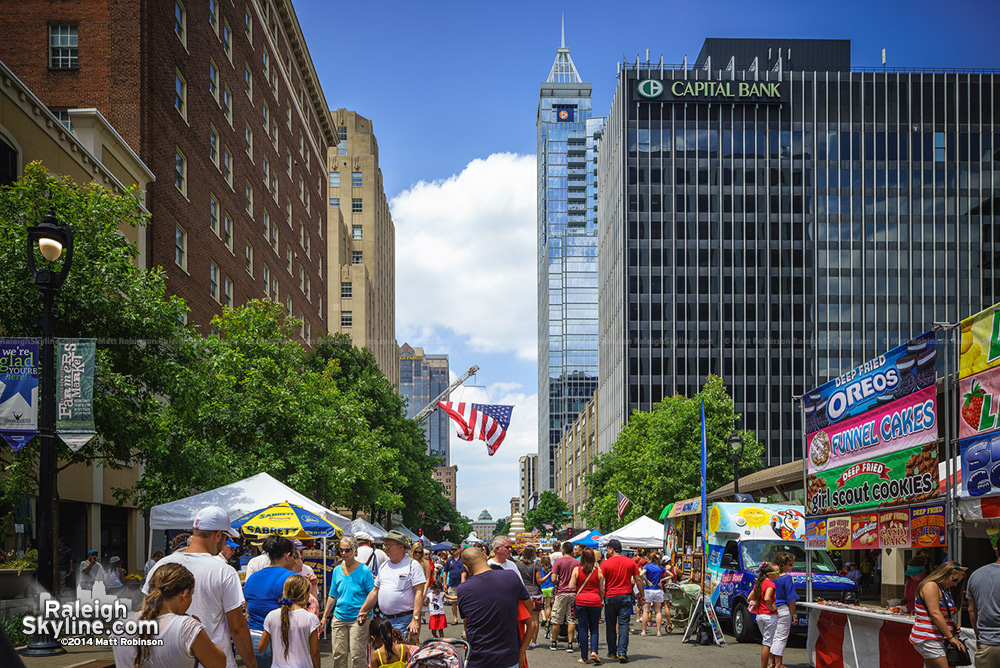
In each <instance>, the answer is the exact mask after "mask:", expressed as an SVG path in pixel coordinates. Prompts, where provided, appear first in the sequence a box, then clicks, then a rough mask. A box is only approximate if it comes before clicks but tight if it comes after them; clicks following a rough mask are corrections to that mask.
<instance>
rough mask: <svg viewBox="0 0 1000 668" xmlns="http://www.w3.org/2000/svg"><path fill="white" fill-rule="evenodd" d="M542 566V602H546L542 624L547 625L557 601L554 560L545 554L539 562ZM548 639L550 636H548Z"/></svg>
mask: <svg viewBox="0 0 1000 668" xmlns="http://www.w3.org/2000/svg"><path fill="white" fill-rule="evenodd" d="M539 562H540V563H541V565H542V573H541V576H542V582H541V586H542V600H543V601H544V602H545V615H544V619H542V622H543V623H544V624H546V625H548V623H549V618H550V617H551V616H552V601H553V600H554V599H555V596H554V594H555V590H556V589H555V586H554V585H553V584H552V559H551V558H550V557H549V555H547V554H543V555H542V558H541V559H540V560H539ZM546 637H548V636H546Z"/></svg>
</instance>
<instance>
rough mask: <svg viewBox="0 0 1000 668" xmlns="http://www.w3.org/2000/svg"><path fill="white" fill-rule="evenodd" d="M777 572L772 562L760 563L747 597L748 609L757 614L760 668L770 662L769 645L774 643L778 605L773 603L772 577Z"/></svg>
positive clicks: (765, 667) (776, 575)
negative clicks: (759, 639)
mask: <svg viewBox="0 0 1000 668" xmlns="http://www.w3.org/2000/svg"><path fill="white" fill-rule="evenodd" d="M778 573H779V569H778V567H777V566H775V565H774V564H770V563H768V562H766V561H765V562H764V563H763V564H761V565H760V570H759V571H758V572H757V581H756V582H754V585H753V590H751V592H750V597H749V599H750V607H749V610H750V612H751V613H752V614H755V615H756V616H757V628H758V629H760V635H761V637H762V638H763V641H762V643H761V648H760V668H767V667H768V664H770V663H771V645H772V644H774V629H775V628H776V627H777V625H778V614H777V613H778V606H777V605H775V603H774V592H775V587H774V579H775V578H776V577H778Z"/></svg>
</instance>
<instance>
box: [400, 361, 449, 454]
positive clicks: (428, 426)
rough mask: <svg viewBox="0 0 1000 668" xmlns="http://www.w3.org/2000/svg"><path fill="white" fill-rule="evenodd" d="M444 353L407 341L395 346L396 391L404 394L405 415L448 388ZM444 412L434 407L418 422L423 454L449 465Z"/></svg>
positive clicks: (446, 424)
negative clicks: (397, 378) (424, 446)
mask: <svg viewBox="0 0 1000 668" xmlns="http://www.w3.org/2000/svg"><path fill="white" fill-rule="evenodd" d="M449 385H451V379H450V376H449V373H448V356H447V355H435V354H428V353H425V352H424V349H423V348H414V347H412V346H410V345H409V344H403V345H402V346H400V347H399V394H400V396H402V397H404V398H406V400H407V407H406V417H410V418H412V417H413V416H414V415H416V414H417V413H419V412H420V411H422V410H423V409H424V407H425V406H426V405H427V404H429V403H430V402H431V401H433V400H434V398H435V397H437V396H438V395H440V394H441V393H442V392H444V391H445V390H447V389H448V386H449ZM448 421H449V420H448V416H447V414H445V412H444V411H442V410H436V411H434V412H433V413H431V414H430V416H429V417H427V418H426V419H425V420H424V421H423V422H422V423H421V425H420V426H421V427H422V428H423V430H424V434H425V435H426V439H427V454H429V455H433V456H436V457H438V458H439V459H440V463H441V466H451V447H450V441H449V438H450V436H451V432H450V431H449V425H448Z"/></svg>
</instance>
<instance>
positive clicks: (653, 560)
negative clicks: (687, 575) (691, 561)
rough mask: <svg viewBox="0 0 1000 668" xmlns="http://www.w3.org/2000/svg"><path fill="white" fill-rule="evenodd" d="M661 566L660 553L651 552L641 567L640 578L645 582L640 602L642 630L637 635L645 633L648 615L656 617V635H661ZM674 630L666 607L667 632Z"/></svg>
mask: <svg viewBox="0 0 1000 668" xmlns="http://www.w3.org/2000/svg"><path fill="white" fill-rule="evenodd" d="M663 572H664V571H663V567H662V566H660V555H659V553H658V552H653V553H652V554H651V555H649V561H648V562H647V563H646V565H645V566H643V567H642V579H643V581H644V582H645V583H646V586H645V595H646V596H645V599H644V601H643V604H642V631H641V632H640V633H639V635H641V636H644V635H646V629H647V628H649V627H650V617H651V616H655V617H656V635H657V636H661V635H663V633H662V632H661V628H662V626H663V608H664V605H663V589H662V586H661V584H660V581H661V580H663ZM673 630H674V626H673V624H671V623H670V609H669V608H667V632H668V633H669V632H670V631H673Z"/></svg>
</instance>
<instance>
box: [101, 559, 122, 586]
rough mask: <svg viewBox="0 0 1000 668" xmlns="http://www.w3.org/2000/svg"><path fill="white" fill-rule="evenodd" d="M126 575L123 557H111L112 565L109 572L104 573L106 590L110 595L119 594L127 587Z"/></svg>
mask: <svg viewBox="0 0 1000 668" xmlns="http://www.w3.org/2000/svg"><path fill="white" fill-rule="evenodd" d="M124 578H125V574H124V573H123V572H122V560H121V557H119V556H118V555H115V556H113V557H111V564H110V565H109V566H108V570H106V571H104V590H105V591H106V592H108V593H109V594H114V593H117V592H118V591H119V590H121V588H122V587H124V586H125V582H124Z"/></svg>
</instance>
